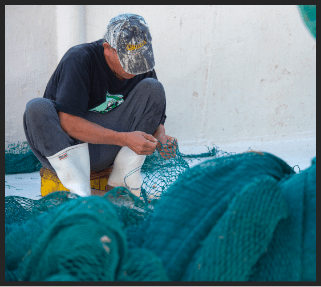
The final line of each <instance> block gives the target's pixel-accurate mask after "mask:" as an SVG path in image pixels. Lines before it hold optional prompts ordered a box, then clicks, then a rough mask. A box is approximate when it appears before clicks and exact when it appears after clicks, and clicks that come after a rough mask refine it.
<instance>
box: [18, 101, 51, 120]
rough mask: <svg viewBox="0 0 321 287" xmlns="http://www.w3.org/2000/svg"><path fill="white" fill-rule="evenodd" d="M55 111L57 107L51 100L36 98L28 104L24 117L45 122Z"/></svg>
mask: <svg viewBox="0 0 321 287" xmlns="http://www.w3.org/2000/svg"><path fill="white" fill-rule="evenodd" d="M53 109H55V107H54V105H53V103H52V102H51V101H50V100H48V99H44V98H35V99H32V100H30V101H29V102H28V103H27V105H26V110H25V114H24V116H25V117H26V118H28V120H35V121H38V120H41V121H43V120H44V119H45V118H46V117H47V116H48V115H49V114H50V113H51V110H53Z"/></svg>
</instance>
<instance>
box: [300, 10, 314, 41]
mask: <svg viewBox="0 0 321 287" xmlns="http://www.w3.org/2000/svg"><path fill="white" fill-rule="evenodd" d="M298 7H299V11H300V14H301V17H302V18H303V21H304V23H305V25H306V26H307V28H308V29H309V31H310V33H311V34H312V36H313V37H314V38H316V37H317V6H316V5H298Z"/></svg>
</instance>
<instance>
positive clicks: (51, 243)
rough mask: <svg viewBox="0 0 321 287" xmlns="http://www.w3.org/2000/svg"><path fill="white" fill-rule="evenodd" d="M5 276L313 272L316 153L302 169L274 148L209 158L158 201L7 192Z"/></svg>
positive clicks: (286, 276)
mask: <svg viewBox="0 0 321 287" xmlns="http://www.w3.org/2000/svg"><path fill="white" fill-rule="evenodd" d="M5 209H6V210H5V214H6V218H5V219H6V224H5V279H6V281H19V280H20V281H123V282H124V281H168V280H170V281H196V282H197V281H314V280H316V160H315V159H314V160H313V162H312V164H311V167H309V168H307V169H306V170H304V171H302V172H300V173H298V174H296V173H295V172H294V171H293V169H292V168H291V167H290V166H288V165H287V164H286V163H285V162H284V161H282V160H281V159H280V158H278V157H275V156H273V155H271V154H269V153H254V152H251V153H244V154H236V155H230V156H223V157H219V158H213V159H209V160H207V161H204V162H202V163H200V164H198V165H196V166H194V167H192V168H188V169H186V170H185V171H184V172H182V173H181V174H180V175H179V176H178V178H177V180H175V181H174V182H173V183H172V184H171V185H170V186H168V187H167V189H166V190H165V192H164V193H163V194H162V195H161V196H160V197H159V198H158V199H156V200H155V201H154V202H153V203H151V202H145V201H144V200H141V199H139V198H138V197H135V196H134V195H132V194H131V193H130V192H129V191H128V190H127V189H126V188H122V187H118V188H114V189H113V190H111V191H110V192H108V193H107V194H105V195H104V196H103V197H99V196H91V197H85V198H84V197H78V196H77V195H73V194H70V193H68V192H55V193H52V194H50V195H48V196H47V197H44V198H42V199H41V200H31V199H26V198H22V197H10V196H8V197H6V200H5Z"/></svg>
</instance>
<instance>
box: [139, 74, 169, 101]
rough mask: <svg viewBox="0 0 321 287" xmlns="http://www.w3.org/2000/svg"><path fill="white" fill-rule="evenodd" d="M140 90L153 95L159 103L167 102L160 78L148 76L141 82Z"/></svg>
mask: <svg viewBox="0 0 321 287" xmlns="http://www.w3.org/2000/svg"><path fill="white" fill-rule="evenodd" d="M138 85H139V90H140V91H142V92H143V94H146V95H152V97H151V98H152V99H153V100H154V101H156V102H157V103H159V104H161V105H163V104H165V90H164V87H163V85H162V83H160V82H159V81H158V80H156V79H153V78H146V79H144V80H142V81H140V82H139V84H138Z"/></svg>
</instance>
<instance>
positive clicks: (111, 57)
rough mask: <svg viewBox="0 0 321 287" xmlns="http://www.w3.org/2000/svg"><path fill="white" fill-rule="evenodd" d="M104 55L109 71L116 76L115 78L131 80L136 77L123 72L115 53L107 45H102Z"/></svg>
mask: <svg viewBox="0 0 321 287" xmlns="http://www.w3.org/2000/svg"><path fill="white" fill-rule="evenodd" d="M103 46H104V55H105V59H106V61H107V64H108V66H109V67H110V69H111V70H112V71H113V72H114V73H115V74H116V76H118V77H120V78H123V79H132V78H134V77H135V76H136V75H133V74H128V73H126V72H125V70H124V69H123V67H122V66H121V64H120V61H119V59H118V56H117V52H116V50H115V49H113V48H112V47H110V45H109V44H108V43H104V44H103Z"/></svg>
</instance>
